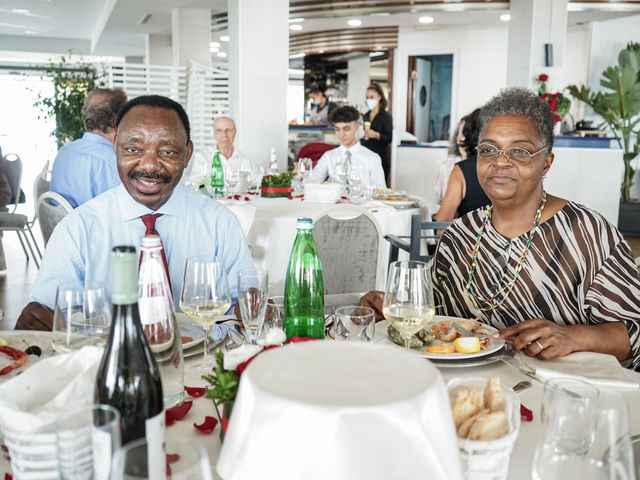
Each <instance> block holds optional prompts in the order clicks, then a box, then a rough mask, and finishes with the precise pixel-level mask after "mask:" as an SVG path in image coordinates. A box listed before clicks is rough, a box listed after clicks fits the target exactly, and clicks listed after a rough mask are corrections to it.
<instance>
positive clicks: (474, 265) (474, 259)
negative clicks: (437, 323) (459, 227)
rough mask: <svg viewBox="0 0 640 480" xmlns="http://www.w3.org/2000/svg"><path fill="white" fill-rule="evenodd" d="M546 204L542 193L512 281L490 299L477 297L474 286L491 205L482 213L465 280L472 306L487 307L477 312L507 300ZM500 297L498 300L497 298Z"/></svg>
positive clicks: (491, 308) (545, 195) (544, 195)
mask: <svg viewBox="0 0 640 480" xmlns="http://www.w3.org/2000/svg"><path fill="white" fill-rule="evenodd" d="M545 203H547V192H545V191H544V190H543V191H542V201H541V202H540V206H539V207H538V209H537V210H536V216H535V218H534V219H533V225H532V227H531V230H529V236H528V238H527V243H526V245H525V248H524V251H523V252H522V254H521V255H520V259H519V260H518V263H517V264H516V267H515V272H514V275H513V279H512V280H511V281H510V282H509V283H508V284H506V285H504V286H503V287H502V288H501V289H500V290H498V291H497V292H495V294H493V295H491V296H490V297H483V296H481V295H479V294H478V293H477V292H476V290H475V288H474V286H473V283H474V279H475V273H476V271H477V269H478V253H479V251H480V243H481V240H482V236H483V235H484V232H485V230H486V227H487V223H488V222H489V221H490V220H491V212H492V211H493V205H489V206H487V208H486V209H485V211H484V219H483V220H482V225H480V230H479V231H478V235H476V243H475V245H474V246H473V250H471V267H470V268H469V277H468V279H467V285H466V291H467V296H468V297H469V299H470V300H471V302H472V304H475V305H481V304H484V305H487V306H479V307H478V310H480V311H481V312H487V311H491V310H494V309H495V308H496V307H498V306H500V305H502V303H503V302H504V301H505V300H506V299H507V297H508V296H509V294H510V293H511V290H513V287H514V285H515V284H516V280H518V277H519V276H520V271H521V270H522V268H523V266H524V260H525V258H527V255H528V254H529V250H530V249H531V245H532V244H533V235H534V234H535V233H536V230H537V229H538V225H539V224H540V217H541V216H542V210H543V209H544V205H545ZM499 297H500V298H499Z"/></svg>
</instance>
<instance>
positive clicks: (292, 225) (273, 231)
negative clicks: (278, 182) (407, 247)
mask: <svg viewBox="0 0 640 480" xmlns="http://www.w3.org/2000/svg"><path fill="white" fill-rule="evenodd" d="M221 203H223V204H225V205H227V206H229V207H231V208H230V209H231V211H232V212H234V213H235V214H236V215H238V212H241V211H242V207H243V205H245V206H246V208H247V209H249V208H251V207H255V217H254V219H253V224H252V225H251V228H250V229H249V233H248V234H247V242H248V244H249V246H250V247H251V250H252V255H253V260H254V262H255V265H256V267H259V268H264V269H266V270H267V271H268V272H269V288H270V293H271V294H272V295H282V294H283V292H284V281H285V276H286V270H287V264H288V262H289V255H290V254H291V248H292V247H293V241H294V240H295V237H296V220H297V219H298V218H299V217H310V218H312V219H313V220H316V219H317V218H319V217H320V216H322V214H323V213H324V212H325V211H327V210H328V209H330V208H331V207H332V206H333V205H327V204H319V203H310V202H304V201H301V200H300V199H292V200H289V199H287V198H262V197H252V198H251V201H250V202H245V201H244V200H239V201H229V200H223V201H222V202H221ZM363 208H364V209H365V210H368V211H369V213H371V215H373V217H374V218H375V219H376V220H377V221H378V223H379V225H380V228H381V230H382V232H381V233H382V235H383V236H384V235H387V234H394V235H407V236H408V235H409V233H410V229H411V216H412V215H414V214H416V213H420V214H421V215H422V216H423V218H426V216H427V215H428V213H429V212H428V209H427V208H426V207H423V208H420V209H419V208H410V209H398V210H396V209H394V208H393V207H386V206H380V205H379V204H378V205H375V206H367V205H364V206H363ZM240 216H242V217H243V218H244V216H243V215H242V213H240V214H239V218H240ZM381 241H382V245H383V248H384V250H383V255H382V258H383V264H384V267H385V268H384V269H383V270H382V271H381V273H380V275H378V277H379V278H378V280H377V282H376V288H378V289H384V283H385V279H386V264H387V262H388V258H389V253H388V252H389V244H388V242H386V241H385V240H383V239H381Z"/></svg>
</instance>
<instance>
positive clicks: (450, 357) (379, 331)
mask: <svg viewBox="0 0 640 480" xmlns="http://www.w3.org/2000/svg"><path fill="white" fill-rule="evenodd" d="M444 320H453V321H454V322H455V321H456V320H461V319H458V318H456V317H447V316H442V315H435V316H434V317H433V323H432V325H434V324H436V323H439V322H442V321H444ZM388 327H389V322H387V321H386V320H383V321H381V322H378V323H377V324H376V335H375V339H376V341H380V342H384V343H390V344H392V345H396V344H395V343H393V342H392V341H391V339H390V338H389V336H388V334H387V328H388ZM497 331H498V330H497V329H495V328H493V327H492V326H490V325H485V324H480V325H479V326H478V327H477V328H476V332H477V333H479V334H488V335H491V334H492V333H495V332H497ZM436 341H437V340H436ZM504 343H505V342H504V340H495V339H491V343H490V344H489V347H487V349H486V350H481V351H479V352H477V353H458V352H455V353H428V352H426V351H424V349H423V350H422V351H420V350H414V351H415V352H416V353H418V354H419V355H421V356H423V357H424V358H428V359H430V360H437V361H439V362H449V361H460V360H471V359H474V358H481V357H487V356H489V355H492V354H494V353H496V352H498V351H499V350H501V349H502V347H504ZM397 346H398V347H399V348H402V347H401V346H400V345H397Z"/></svg>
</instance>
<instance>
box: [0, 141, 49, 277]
mask: <svg viewBox="0 0 640 480" xmlns="http://www.w3.org/2000/svg"><path fill="white" fill-rule="evenodd" d="M4 162H5V164H4V166H5V173H6V175H7V179H8V180H9V184H10V185H11V193H12V200H13V204H12V205H10V206H9V208H8V211H7V212H0V235H1V234H2V232H16V234H17V235H18V240H19V241H20V246H21V247H22V251H23V252H24V255H25V257H27V261H29V259H30V257H29V253H31V256H32V257H33V261H34V262H35V264H36V267H37V268H40V264H39V262H38V255H36V252H35V251H34V247H33V246H32V245H31V240H30V239H29V236H31V238H33V240H34V242H35V237H34V236H33V232H32V231H31V224H30V223H29V218H28V217H27V216H26V215H23V214H21V213H16V210H17V209H18V203H20V183H21V181H22V160H21V159H20V157H19V156H18V155H16V154H13V153H11V154H8V155H6V156H5V157H4ZM27 233H28V234H29V235H27ZM35 248H36V249H38V247H37V245H36V247H35ZM38 253H39V252H38Z"/></svg>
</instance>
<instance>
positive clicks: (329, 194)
mask: <svg viewBox="0 0 640 480" xmlns="http://www.w3.org/2000/svg"><path fill="white" fill-rule="evenodd" d="M341 190H342V188H341V186H340V184H339V183H308V184H306V185H305V186H304V201H305V202H311V203H336V202H337V201H338V200H340V192H341Z"/></svg>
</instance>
